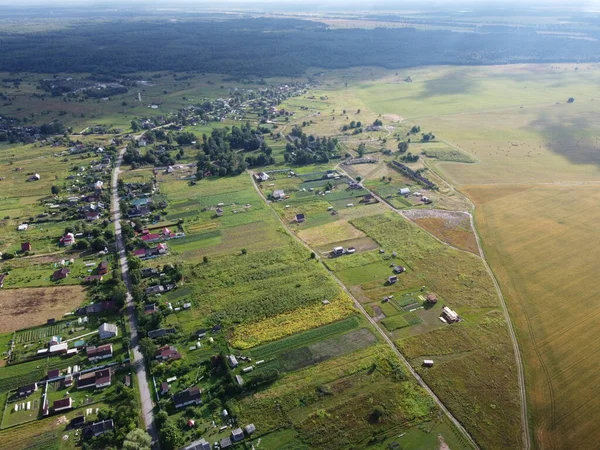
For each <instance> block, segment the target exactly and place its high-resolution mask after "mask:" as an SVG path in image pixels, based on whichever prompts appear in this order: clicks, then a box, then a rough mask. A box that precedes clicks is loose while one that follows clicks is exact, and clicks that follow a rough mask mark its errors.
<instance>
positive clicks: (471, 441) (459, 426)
mask: <svg viewBox="0 0 600 450" xmlns="http://www.w3.org/2000/svg"><path fill="white" fill-rule="evenodd" d="M248 173H249V175H250V178H251V179H252V185H253V186H254V189H255V190H256V192H257V193H258V195H260V197H261V198H262V199H263V201H264V202H265V203H266V204H267V206H268V207H269V209H270V210H271V213H272V214H273V215H275V217H276V218H277V220H279V222H280V223H281V225H282V226H283V228H284V230H285V231H286V233H287V234H288V235H290V236H291V237H293V238H294V239H295V240H296V241H297V242H299V243H300V244H301V245H302V246H303V247H305V248H306V249H307V250H309V251H310V252H312V253H315V255H317V253H316V252H315V251H314V250H313V249H312V248H311V247H310V246H309V245H308V244H307V243H306V242H304V241H303V240H302V239H300V238H299V237H298V236H296V235H295V234H294V233H293V232H292V231H291V230H290V229H289V228H288V226H287V225H286V224H285V222H284V221H283V220H282V219H281V217H279V215H278V214H277V212H276V211H275V210H274V209H273V207H272V205H271V204H270V202H268V201H267V199H266V197H265V196H264V194H263V193H262V192H261V190H260V189H259V188H258V186H257V185H256V181H255V178H254V173H253V172H251V171H248ZM350 178H351V177H350ZM351 179H352V178H351ZM316 259H317V261H318V262H319V263H320V264H321V265H322V267H324V268H325V270H326V271H327V272H328V273H329V275H331V277H332V278H333V279H334V280H335V281H336V282H337V283H338V285H339V286H340V287H341V288H342V290H343V291H344V292H345V293H346V294H347V295H348V296H350V298H352V300H353V302H354V306H355V307H356V308H357V309H358V310H359V311H360V312H361V314H362V315H363V316H364V317H365V318H366V319H367V320H368V321H369V323H370V324H371V325H372V326H373V327H374V328H375V329H376V330H377V331H378V333H379V334H380V336H381V337H382V338H383V339H384V341H385V342H386V343H387V344H388V345H389V347H390V348H391V349H392V351H393V352H394V353H395V354H396V356H397V357H398V358H399V359H400V361H401V362H402V363H403V364H404V365H405V366H406V368H407V369H408V371H409V372H410V373H411V375H412V376H413V377H414V378H415V379H416V380H417V383H418V384H419V385H420V386H421V387H422V388H423V389H424V390H425V391H426V392H427V393H428V394H429V395H430V397H431V398H432V399H433V400H434V401H435V403H436V404H437V406H438V407H439V408H440V409H441V410H442V411H443V412H444V414H446V416H447V417H448V419H450V421H451V422H452V423H453V425H454V426H455V427H456V428H457V429H458V430H459V431H460V432H461V433H462V434H463V436H464V437H465V438H466V439H467V441H468V442H469V444H471V445H472V446H473V447H474V448H475V449H477V450H479V446H478V445H477V443H476V442H475V440H474V439H473V438H472V437H471V435H470V434H469V432H468V431H467V430H466V429H465V428H464V427H463V426H462V424H461V423H460V422H459V421H458V419H456V417H454V416H453V415H452V413H451V412H450V411H449V410H448V408H446V406H445V405H444V403H443V402H442V401H441V400H440V399H439V397H438V396H437V395H436V394H435V393H434V392H433V390H432V389H431V388H430V387H429V385H428V384H427V383H425V381H424V380H423V378H421V376H420V375H419V374H418V373H417V372H416V371H415V369H413V367H412V366H411V365H410V363H409V362H408V360H407V359H406V358H405V357H404V355H402V353H401V352H400V350H398V348H397V347H396V345H395V344H394V342H393V341H392V340H391V339H390V338H389V336H388V335H387V334H386V333H385V331H383V330H382V329H381V327H380V326H379V325H378V323H377V322H376V321H375V320H374V319H373V318H372V317H371V316H370V315H369V313H368V312H367V311H366V310H365V309H364V307H363V306H362V305H361V304H360V302H359V301H358V300H357V299H356V297H355V296H354V295H353V294H352V292H350V290H349V289H348V288H347V287H346V286H345V285H344V283H342V281H341V280H340V279H339V278H338V277H337V276H336V275H335V274H334V273H333V272H332V271H331V270H330V269H329V268H328V267H327V265H325V264H324V263H323V261H322V260H321V258H319V257H318V256H317V257H316Z"/></svg>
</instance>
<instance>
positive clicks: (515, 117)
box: [355, 65, 600, 449]
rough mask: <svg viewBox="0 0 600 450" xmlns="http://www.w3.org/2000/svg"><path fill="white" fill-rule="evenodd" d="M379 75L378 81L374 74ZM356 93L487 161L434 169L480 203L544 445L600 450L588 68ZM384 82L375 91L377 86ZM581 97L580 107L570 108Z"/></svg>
mask: <svg viewBox="0 0 600 450" xmlns="http://www.w3.org/2000/svg"><path fill="white" fill-rule="evenodd" d="M374 72H377V71H376V70H374ZM405 74H410V75H411V76H412V77H413V80H414V81H413V83H410V84H402V83H398V82H397V81H395V80H396V79H395V78H394V77H393V76H392V75H390V74H378V75H379V77H377V78H375V77H373V79H374V81H367V82H360V83H359V82H358V80H357V84H356V87H355V92H356V93H357V96H358V97H359V98H360V99H362V100H363V101H364V102H365V103H366V104H367V105H369V106H370V107H372V108H373V109H375V110H377V111H379V112H382V113H387V112H389V113H392V112H393V113H396V114H399V115H401V116H402V117H406V118H407V120H409V121H411V122H417V123H419V124H420V125H421V126H422V127H426V128H427V129H431V130H435V132H436V134H439V136H441V137H442V138H444V139H445V140H447V141H448V142H449V143H451V144H454V145H457V146H458V147H460V148H461V149H462V150H464V151H466V152H468V153H469V154H471V155H472V156H473V158H475V159H476V160H477V163H475V164H469V165H465V164H460V165H459V164H454V163H448V162H438V163H436V164H434V165H433V167H435V170H438V171H440V173H442V174H443V175H444V176H446V177H448V179H449V180H451V181H452V182H453V184H454V185H455V186H456V187H457V188H459V189H460V190H461V191H462V192H464V193H465V194H466V195H467V196H468V197H469V198H470V199H471V200H472V201H473V202H474V203H475V206H476V208H475V223H476V225H477V228H478V232H479V233H480V235H481V237H482V240H483V247H484V251H485V254H486V256H487V258H488V260H489V262H490V265H491V267H492V269H493V270H494V272H495V274H496V276H497V278H498V280H499V282H500V285H501V288H502V291H503V293H504V295H505V297H506V300H507V301H508V306H509V310H510V313H511V317H512V319H513V321H514V322H515V324H516V325H517V332H518V336H519V343H520V346H521V348H522V350H523V355H524V357H525V364H526V374H527V386H528V402H529V406H530V413H531V417H532V428H533V431H534V432H535V433H534V438H535V443H536V445H537V446H539V447H541V448H565V449H566V448H575V447H579V448H586V447H593V444H592V443H593V442H596V441H597V440H598V438H599V434H598V433H599V432H598V428H597V427H596V426H595V417H596V414H597V411H598V410H599V408H600V403H599V402H598V400H597V398H598V396H597V388H596V384H595V383H590V382H588V381H586V380H589V379H590V378H589V377H591V376H592V374H593V373H594V371H595V366H594V364H593V362H592V361H591V359H590V357H589V355H593V354H594V352H596V351H597V349H598V348H599V347H598V346H600V341H598V340H597V339H594V338H592V337H591V336H589V333H592V330H593V326H592V325H591V322H590V320H593V319H592V318H593V317H594V316H595V315H596V313H597V304H596V303H595V302H594V301H593V299H594V298H595V297H597V296H598V292H599V291H598V288H597V283H596V282H595V281H594V280H595V279H596V278H597V277H598V271H597V263H596V261H595V259H594V258H595V256H594V255H595V254H596V253H597V252H598V249H597V243H598V242H599V241H598V239H593V236H594V235H595V231H594V230H595V223H596V222H597V219H598V214H599V211H600V201H599V197H598V187H599V184H598V175H599V172H598V167H599V164H600V152H599V151H598V148H599V147H600V146H599V144H598V141H597V137H596V135H597V133H598V128H597V124H596V122H597V121H596V116H597V112H598V108H597V105H596V102H597V99H596V88H595V86H596V85H597V82H598V80H599V79H600V70H599V69H598V67H596V66H590V65H578V66H575V65H517V66H501V67H489V68H488V67H480V68H452V67H443V68H435V69H434V68H424V69H415V70H410V71H403V72H402V73H401V74H400V75H405ZM375 80H376V81H375ZM569 97H573V98H574V99H575V101H574V102H573V103H567V99H568V98H569Z"/></svg>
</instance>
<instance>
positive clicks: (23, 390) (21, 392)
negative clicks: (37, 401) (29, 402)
mask: <svg viewBox="0 0 600 450" xmlns="http://www.w3.org/2000/svg"><path fill="white" fill-rule="evenodd" d="M37 390H38V385H37V383H31V384H28V385H25V386H21V387H20V388H19V389H18V390H17V395H18V396H19V397H27V396H29V395H31V394H33V393H34V392H35V391H37Z"/></svg>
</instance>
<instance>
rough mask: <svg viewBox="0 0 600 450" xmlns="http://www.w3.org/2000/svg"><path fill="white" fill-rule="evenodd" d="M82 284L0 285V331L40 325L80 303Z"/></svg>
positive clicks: (60, 315)
mask: <svg viewBox="0 0 600 450" xmlns="http://www.w3.org/2000/svg"><path fill="white" fill-rule="evenodd" d="M84 299H85V290H84V288H83V287H82V286H60V287H44V288H19V289H0V333H7V332H10V331H14V330H20V329H22V328H29V327H33V326H36V325H42V324H44V323H46V321H47V320H48V319H51V318H57V319H58V318H61V317H62V316H63V315H64V313H66V312H69V311H73V310H74V309H75V308H77V307H78V306H79V305H81V304H82V303H83V301H84Z"/></svg>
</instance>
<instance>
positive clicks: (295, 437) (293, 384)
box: [233, 346, 434, 449]
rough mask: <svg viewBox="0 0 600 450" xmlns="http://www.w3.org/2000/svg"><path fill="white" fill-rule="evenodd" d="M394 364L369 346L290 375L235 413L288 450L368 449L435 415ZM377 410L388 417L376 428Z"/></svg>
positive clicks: (239, 405)
mask: <svg viewBox="0 0 600 450" xmlns="http://www.w3.org/2000/svg"><path fill="white" fill-rule="evenodd" d="M396 364H397V363H396V361H395V358H394V357H393V356H392V354H391V352H390V350H389V349H387V348H386V347H385V346H371V347H368V348H365V349H361V350H357V351H355V352H353V353H349V354H347V355H345V356H341V357H337V358H332V359H329V360H327V361H325V362H323V363H320V364H317V365H313V366H310V367H308V368H305V369H301V370H298V371H296V372H293V373H291V374H288V375H286V376H285V377H282V378H281V379H279V380H278V381H276V382H275V383H274V384H273V385H271V386H270V387H269V388H268V389H266V390H264V391H263V392H261V395H260V396H251V397H246V398H243V399H240V400H239V401H237V402H236V403H235V405H233V410H234V411H235V412H236V413H237V414H238V416H239V420H241V421H242V422H247V421H252V422H253V423H254V424H255V425H256V426H257V429H258V430H260V432H261V433H271V432H273V435H272V436H271V435H270V434H268V435H267V437H265V439H267V440H268V439H269V436H271V439H274V440H275V442H279V439H281V441H283V442H284V443H285V444H286V446H289V447H286V448H303V447H302V446H303V445H309V446H310V448H316V449H324V448H329V449H338V448H347V447H348V446H352V447H359V448H367V447H368V445H367V441H368V439H369V438H370V437H371V436H374V435H377V436H380V437H385V436H390V435H392V434H400V432H401V431H402V430H404V429H407V428H410V427H412V426H413V425H415V424H417V423H421V422H423V421H424V420H425V421H426V420H428V418H430V417H431V416H430V414H434V413H433V410H434V407H433V404H432V403H431V400H430V399H429V398H428V397H427V396H426V395H424V393H423V392H422V391H421V390H420V388H418V387H417V386H416V384H415V383H414V381H413V380H412V379H410V378H408V377H406V374H405V373H404V372H403V370H402V369H401V368H399V367H398V366H396ZM394 373H395V375H394ZM375 405H380V406H382V407H383V408H384V409H385V411H386V412H387V414H388V415H387V416H386V417H385V419H384V420H382V421H380V422H376V421H371V420H370V419H369V417H370V415H371V414H372V411H373V408H374V406H375ZM285 429H287V430H293V431H295V434H293V433H291V432H284V431H283V430H285ZM275 430H277V432H276V433H275ZM331 436H336V438H335V439H331Z"/></svg>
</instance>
